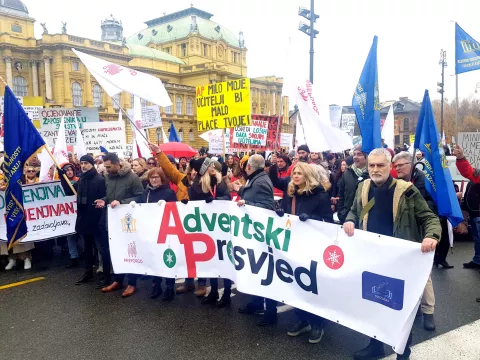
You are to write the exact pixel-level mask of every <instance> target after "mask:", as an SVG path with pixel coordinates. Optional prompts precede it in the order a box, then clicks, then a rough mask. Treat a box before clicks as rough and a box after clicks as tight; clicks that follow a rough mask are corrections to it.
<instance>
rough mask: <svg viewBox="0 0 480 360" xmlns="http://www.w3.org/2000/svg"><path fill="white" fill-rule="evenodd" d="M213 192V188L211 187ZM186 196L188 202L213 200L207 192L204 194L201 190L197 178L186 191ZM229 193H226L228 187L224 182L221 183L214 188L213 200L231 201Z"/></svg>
mask: <svg viewBox="0 0 480 360" xmlns="http://www.w3.org/2000/svg"><path fill="white" fill-rule="evenodd" d="M212 191H213V186H212ZM188 196H189V198H190V200H192V201H196V200H207V199H211V198H213V196H212V194H211V193H210V191H209V192H207V193H204V192H203V190H202V185H201V184H200V182H199V178H198V176H197V177H196V178H195V179H194V180H193V183H192V186H191V187H190V189H188ZM231 199H232V198H231V197H230V192H229V191H228V187H227V185H226V184H225V181H223V180H222V181H221V182H220V183H219V184H217V187H216V194H215V200H231Z"/></svg>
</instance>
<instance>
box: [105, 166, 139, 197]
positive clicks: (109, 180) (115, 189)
mask: <svg viewBox="0 0 480 360" xmlns="http://www.w3.org/2000/svg"><path fill="white" fill-rule="evenodd" d="M105 183H106V186H107V195H106V196H105V198H104V200H105V202H106V204H107V205H108V204H110V203H111V202H112V201H114V200H117V201H119V202H120V203H121V204H128V203H130V202H132V201H137V200H138V199H139V197H140V196H142V194H143V190H144V189H143V185H142V182H141V180H140V178H139V177H138V176H137V175H135V174H134V173H133V172H132V166H131V165H130V164H129V163H128V162H127V161H124V160H120V170H119V171H118V173H117V174H114V175H111V174H108V175H107V177H106V178H105Z"/></svg>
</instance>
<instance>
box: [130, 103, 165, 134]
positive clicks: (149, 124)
mask: <svg viewBox="0 0 480 360" xmlns="http://www.w3.org/2000/svg"><path fill="white" fill-rule="evenodd" d="M128 116H129V117H130V119H134V117H135V116H134V113H133V109H130V110H128ZM141 126H142V129H151V128H157V127H160V126H162V118H161V116H160V107H159V106H158V105H152V106H143V107H142V123H141Z"/></svg>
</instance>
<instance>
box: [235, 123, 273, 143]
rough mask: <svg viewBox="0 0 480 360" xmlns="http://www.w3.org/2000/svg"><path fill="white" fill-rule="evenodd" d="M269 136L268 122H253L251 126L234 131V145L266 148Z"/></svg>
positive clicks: (237, 128)
mask: <svg viewBox="0 0 480 360" xmlns="http://www.w3.org/2000/svg"><path fill="white" fill-rule="evenodd" d="M267 134H268V121H261V120H252V123H251V124H250V125H249V126H239V127H236V128H234V129H233V144H234V146H235V144H247V145H260V146H265V144H266V142H267Z"/></svg>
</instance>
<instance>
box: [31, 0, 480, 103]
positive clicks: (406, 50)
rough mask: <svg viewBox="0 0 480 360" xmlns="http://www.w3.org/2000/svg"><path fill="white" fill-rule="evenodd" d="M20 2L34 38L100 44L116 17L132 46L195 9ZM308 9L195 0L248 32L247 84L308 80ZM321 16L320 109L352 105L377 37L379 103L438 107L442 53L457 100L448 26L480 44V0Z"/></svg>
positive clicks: (470, 87) (417, 0)
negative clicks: (104, 24)
mask: <svg viewBox="0 0 480 360" xmlns="http://www.w3.org/2000/svg"><path fill="white" fill-rule="evenodd" d="M23 2H24V3H25V5H26V6H27V7H28V9H29V13H30V16H32V17H33V18H35V19H36V20H37V22H36V25H35V35H36V37H37V38H40V37H41V33H42V30H41V27H40V23H41V22H46V23H47V27H48V30H49V32H50V33H60V32H61V26H62V25H61V21H66V22H67V23H68V25H67V29H68V33H69V34H71V35H76V36H81V37H86V38H91V39H98V40H99V39H100V36H101V29H100V21H101V20H102V19H104V18H105V17H106V16H108V15H110V13H113V15H114V16H115V17H116V18H118V19H120V20H122V22H123V26H124V35H125V36H126V37H127V38H128V37H129V36H130V35H131V34H133V33H135V32H136V31H138V30H140V29H142V28H145V27H146V25H145V24H144V23H143V22H144V21H146V20H150V19H153V18H156V17H159V16H162V14H163V12H166V13H172V12H175V11H179V10H182V9H184V8H186V7H189V6H190V3H191V2H192V0H176V1H168V2H167V1H158V0H155V1H154V0H135V1H125V0H121V1H119V0H82V1H75V2H73V1H64V0H42V1H38V0H23ZM73 4H75V5H74V6H72V5H73ZM309 4H310V1H309V0H285V1H283V0H282V1H279V0H236V1H233V0H193V5H194V6H195V7H197V8H200V9H202V10H205V11H208V12H210V13H212V14H214V16H213V18H212V20H213V21H215V22H217V23H219V24H221V25H223V26H225V27H227V28H229V29H230V30H232V31H233V32H234V33H237V34H238V32H239V31H240V30H242V31H243V32H244V35H245V44H246V47H247V48H248V53H247V63H248V76H250V77H256V76H264V75H276V76H279V77H285V78H287V79H288V80H289V81H292V82H294V80H295V79H300V78H306V77H308V71H309V39H308V36H307V35H305V34H303V33H301V32H300V31H298V30H297V28H298V24H299V22H300V21H301V20H302V19H303V18H301V17H299V16H298V15H297V13H298V7H299V6H305V7H309V6H310V5H309ZM315 12H316V13H317V14H319V15H320V19H319V20H318V21H317V23H316V28H317V30H319V31H320V34H319V36H318V37H317V39H316V40H315V78H314V84H315V87H316V92H317V93H318V94H319V95H320V96H321V98H322V99H321V101H322V104H334V103H335V104H340V105H351V98H352V94H353V92H354V89H355V86H356V84H357V82H358V79H359V77H360V73H361V71H362V68H363V65H364V63H365V59H366V57H367V54H368V51H369V49H370V46H371V43H372V40H373V36H374V35H378V37H379V43H378V68H379V87H380V100H381V101H386V100H393V99H398V98H399V97H400V96H408V97H410V98H411V99H413V100H416V101H421V99H422V98H423V93H424V91H425V89H429V90H430V97H431V98H432V99H436V98H439V96H440V95H439V94H438V93H437V92H436V84H437V81H440V79H441V77H440V74H441V67H440V65H439V64H438V61H439V59H440V49H442V48H443V49H445V50H446V51H447V61H448V64H449V67H447V69H446V76H445V95H446V97H448V98H452V99H453V98H454V97H455V76H452V74H454V68H455V59H454V56H455V53H454V50H455V48H454V23H453V22H451V21H452V20H453V21H457V22H458V23H459V24H460V25H461V26H462V27H463V29H464V30H465V31H466V32H467V33H469V34H470V35H471V36H472V37H473V38H475V39H476V40H478V41H480V22H479V21H478V14H479V13H480V2H479V1H475V0H395V1H394V0H361V1H359V0H315ZM305 21H306V20H305ZM289 43H290V44H291V45H290V46H289ZM287 53H288V55H287ZM477 83H480V70H477V71H474V72H469V73H465V74H462V75H460V76H459V94H460V97H470V96H476V97H478V98H480V93H479V94H475V87H476V84H477ZM479 91H480V89H479Z"/></svg>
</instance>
